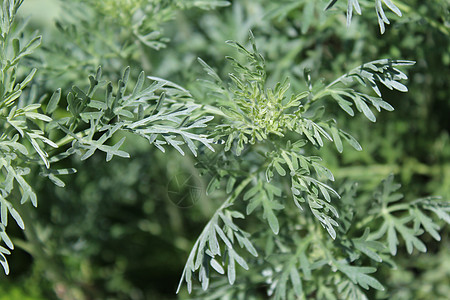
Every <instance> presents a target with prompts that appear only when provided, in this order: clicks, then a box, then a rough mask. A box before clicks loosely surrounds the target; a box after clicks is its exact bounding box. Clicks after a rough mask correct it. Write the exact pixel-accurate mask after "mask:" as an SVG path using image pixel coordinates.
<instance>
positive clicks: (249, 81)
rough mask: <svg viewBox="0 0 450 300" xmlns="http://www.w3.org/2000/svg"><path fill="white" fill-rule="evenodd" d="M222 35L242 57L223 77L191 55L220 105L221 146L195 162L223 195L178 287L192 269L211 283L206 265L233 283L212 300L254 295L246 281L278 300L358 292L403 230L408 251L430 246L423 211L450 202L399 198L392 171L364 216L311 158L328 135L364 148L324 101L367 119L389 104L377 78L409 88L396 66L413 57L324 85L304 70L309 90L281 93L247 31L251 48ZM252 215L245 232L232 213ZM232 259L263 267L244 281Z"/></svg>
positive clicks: (444, 215) (372, 283) (371, 281)
mask: <svg viewBox="0 0 450 300" xmlns="http://www.w3.org/2000/svg"><path fill="white" fill-rule="evenodd" d="M228 43H229V44H230V45H232V46H233V47H235V48H237V50H238V51H239V52H241V53H242V54H243V55H244V56H245V58H246V60H247V61H246V62H243V61H238V60H236V59H234V58H232V57H227V58H228V59H229V60H230V62H231V64H232V66H233V68H234V72H233V73H231V74H230V75H229V77H230V81H229V82H224V81H223V80H222V79H221V78H220V77H219V76H218V75H217V73H216V72H215V71H214V70H213V69H212V68H211V67H210V66H208V65H207V64H206V62H204V61H203V60H201V59H199V61H200V63H201V64H202V65H203V68H204V70H205V72H207V73H208V74H209V75H210V76H211V78H212V80H208V81H205V82H204V83H205V84H206V85H207V87H208V88H209V89H210V90H211V94H210V97H212V98H213V99H214V106H217V107H220V109H221V113H220V115H221V117H222V118H221V122H220V123H219V124H218V125H217V126H216V127H215V128H214V131H213V132H212V135H213V136H214V137H215V140H216V141H217V142H218V143H221V144H224V147H223V149H222V150H221V151H219V152H218V153H216V154H214V155H213V156H211V157H210V158H209V159H208V160H207V161H202V160H201V159H200V163H199V166H200V168H203V169H204V171H205V173H208V174H210V175H211V176H212V180H211V181H210V184H209V186H208V192H209V193H211V192H212V191H213V190H214V189H215V188H219V187H223V188H224V189H225V190H226V193H227V194H228V196H227V198H226V199H224V201H223V204H222V205H221V206H220V207H219V208H218V209H217V210H216V212H215V213H214V215H213V216H212V217H211V219H210V221H209V222H208V223H207V224H206V226H205V228H204V229H203V231H202V233H201V234H200V236H199V238H198V239H197V241H196V242H195V244H194V246H193V248H192V250H191V253H190V254H189V257H188V259H187V262H186V266H185V268H184V270H183V274H182V278H181V281H180V284H179V287H178V291H179V290H180V288H181V286H182V284H183V282H186V284H187V289H188V292H189V293H191V291H192V289H193V282H194V281H196V278H198V281H199V283H200V284H201V286H202V289H203V290H207V289H208V287H209V284H210V278H211V277H217V276H214V275H212V274H222V275H226V277H227V280H228V283H229V284H230V285H233V284H236V283H237V284H236V285H237V287H236V286H234V287H233V288H230V287H229V286H227V285H226V284H225V283H224V282H223V280H220V279H217V280H218V281H219V285H218V286H217V285H215V290H216V292H215V293H213V294H210V298H211V299H212V298H220V297H225V296H227V297H230V298H235V297H240V298H243V299H245V298H246V297H249V295H252V292H250V291H249V289H251V288H256V287H257V286H259V285H261V284H266V285H267V293H268V295H269V296H274V298H275V299H286V298H287V299H293V298H294V297H299V298H302V299H303V298H309V297H317V298H319V299H324V298H327V299H365V298H366V294H365V292H364V290H363V289H365V290H368V289H369V288H373V289H376V290H379V291H383V290H384V287H383V285H382V284H381V283H380V282H379V281H378V280H377V278H376V277H375V276H373V275H369V274H372V273H374V272H376V270H377V268H378V267H379V266H381V265H382V264H385V263H386V262H387V263H388V264H391V263H392V260H391V258H390V256H395V255H396V253H397V246H398V244H399V238H398V236H399V235H400V236H401V237H402V239H403V240H404V242H405V244H406V248H407V251H408V253H409V254H411V253H412V251H413V248H416V249H417V250H419V251H421V252H425V251H426V246H425V244H424V243H423V242H422V241H421V240H420V239H419V238H418V237H417V236H419V235H421V234H422V233H423V232H424V231H426V232H428V233H430V234H431V235H432V236H433V238H435V239H436V240H440V236H439V233H438V231H437V230H438V229H439V226H438V225H437V224H436V223H435V222H434V221H433V220H432V219H431V217H430V216H429V215H428V214H427V212H430V213H434V214H436V215H437V216H438V217H439V218H441V219H444V220H445V221H446V222H449V221H450V219H449V215H448V211H449V207H448V203H446V202H440V201H438V200H437V199H436V198H427V199H418V200H414V201H410V202H400V203H399V202H398V201H399V200H401V199H402V197H403V196H402V195H401V194H399V193H395V192H396V191H397V190H398V188H399V185H398V184H395V183H394V181H393V176H392V175H391V176H389V178H387V179H386V180H385V181H383V183H382V184H381V185H380V187H379V189H378V190H377V191H376V192H375V193H374V196H373V197H374V201H373V202H372V203H366V205H367V211H368V214H367V215H365V216H355V215H354V212H355V210H356V206H357V205H358V202H357V198H356V195H355V193H356V190H355V185H344V186H342V187H341V189H340V190H341V191H340V192H337V191H336V190H335V189H334V188H333V187H332V184H330V183H332V182H333V181H334V180H335V178H334V176H333V174H332V172H331V171H330V170H329V169H327V168H326V166H325V165H324V163H323V162H322V159H321V158H320V156H318V155H320V149H321V148H322V147H323V146H324V144H325V143H326V142H327V141H328V142H333V143H334V144H335V146H336V149H337V150H338V151H339V152H342V151H343V141H345V142H347V143H348V144H349V145H351V146H352V147H353V148H355V149H356V150H358V151H361V150H362V147H361V146H360V144H359V143H358V142H357V141H356V139H355V138H353V137H352V136H351V135H350V134H349V133H347V132H345V131H344V130H342V129H341V128H340V127H339V126H338V124H337V122H336V121H335V119H333V118H332V115H333V114H332V113H331V114H330V113H327V112H326V108H327V107H330V101H335V102H336V103H337V104H338V106H339V107H340V108H341V109H342V110H343V111H344V112H345V113H347V114H348V115H349V116H354V115H355V112H360V113H363V114H364V116H365V117H366V118H368V119H369V120H370V121H372V122H375V121H376V116H375V114H374V113H373V111H372V109H371V108H370V106H372V107H374V108H375V109H376V110H377V111H381V109H384V110H388V111H392V110H394V108H393V107H392V106H391V105H390V104H389V103H388V102H386V101H384V100H383V99H382V98H381V92H380V89H379V85H380V84H381V85H384V86H385V87H387V88H388V89H391V90H397V91H401V92H406V91H407V88H406V86H405V85H403V84H402V83H401V82H400V81H401V80H405V79H407V76H406V75H405V74H404V73H403V72H402V71H400V70H399V67H403V66H410V65H413V64H414V62H412V61H406V60H389V59H383V60H377V61H372V62H369V63H365V64H363V65H361V66H358V67H356V68H354V69H352V70H351V71H349V72H348V73H346V74H344V75H342V76H341V77H339V78H337V79H336V80H334V81H333V82H331V83H329V84H324V83H322V82H321V81H318V82H315V83H313V80H312V78H311V76H310V74H309V71H308V70H305V74H304V77H305V80H306V83H307V86H308V90H307V91H304V92H301V93H295V92H289V79H288V78H286V79H285V80H284V81H283V82H279V83H277V84H276V85H275V86H274V87H269V86H268V84H267V82H266V78H267V74H266V71H265V61H264V58H263V56H262V55H261V54H260V53H259V52H258V50H257V47H256V43H255V40H254V37H253V35H252V34H251V33H250V43H251V48H250V49H248V48H246V47H244V46H243V45H241V44H239V43H237V42H234V41H230V42H228ZM357 85H360V86H362V87H363V89H359V88H357V87H356V86H357ZM364 87H366V89H364ZM370 90H372V92H374V93H375V95H371V93H370ZM214 166H216V167H214ZM250 216H254V217H256V218H257V219H258V220H260V222H261V226H258V228H253V232H252V233H251V234H250V233H249V232H246V231H244V230H243V229H242V224H245V222H238V221H237V220H238V219H247V218H250ZM264 223H267V225H263V224H264ZM380 223H381V225H380ZM325 232H326V233H327V234H324V233H325ZM366 258H369V259H370V260H367V259H366ZM237 265H239V266H240V267H242V268H243V269H245V270H249V269H253V268H256V269H257V270H258V271H257V273H259V275H258V276H256V275H255V272H252V273H251V274H250V275H246V274H247V273H245V272H243V273H242V274H241V275H240V276H243V277H244V279H241V280H239V279H238V278H239V277H237V275H236V274H237ZM249 286H250V287H249ZM361 288H362V289H361Z"/></svg>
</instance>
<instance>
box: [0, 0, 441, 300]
mask: <svg viewBox="0 0 450 300" xmlns="http://www.w3.org/2000/svg"><path fill="white" fill-rule="evenodd" d="M196 2H199V3H200V2H204V3H206V4H208V2H209V3H213V2H215V3H216V4H217V6H214V5H213V7H207V6H209V5H203V4H198V3H196ZM372 2H373V1H360V3H361V6H362V9H363V14H362V15H361V16H359V15H355V16H354V17H353V19H352V23H351V25H350V26H349V27H347V26H346V15H345V12H346V5H347V1H338V2H337V4H336V5H335V6H334V7H333V8H332V9H330V10H328V11H324V8H325V7H326V5H327V3H328V1H312V0H279V1H271V0H258V1H254V0H233V1H229V3H228V4H227V3H226V1H182V0H180V1H158V0H155V1H149V0H147V1H145V0H128V1H127V0H102V1H96V0H72V1H56V0H53V1H50V0H47V1H42V0H35V1H33V0H26V1H25V2H24V4H23V5H22V7H21V8H20V11H19V13H20V18H22V19H23V18H27V17H29V20H28V24H27V25H26V26H27V27H26V30H25V31H24V34H25V35H30V36H31V35H32V34H33V32H34V31H36V30H37V31H38V32H39V34H42V36H43V38H42V45H41V47H40V48H38V49H37V50H36V51H35V52H34V53H33V55H32V56H29V57H28V58H27V60H26V61H25V62H24V63H23V64H22V69H21V70H20V71H21V73H20V74H25V72H26V70H27V69H28V70H29V69H30V68H31V67H36V68H38V73H37V74H36V76H35V78H34V80H33V90H32V91H29V93H30V94H33V93H34V94H33V95H39V96H40V95H48V96H47V97H49V96H50V95H52V93H53V92H54V91H55V90H56V89H58V88H61V91H62V93H63V94H67V92H68V91H70V89H71V87H72V86H73V85H79V86H83V87H87V86H88V84H89V81H88V76H89V75H90V74H95V72H96V70H97V67H98V66H99V65H101V66H102V69H103V74H104V76H105V77H107V78H108V79H109V80H112V81H113V82H114V81H117V80H118V79H119V78H120V76H121V74H122V71H123V69H124V68H125V67H126V66H130V67H131V73H130V74H131V75H130V81H132V82H136V80H137V78H138V75H139V72H140V71H141V70H144V71H145V72H146V74H149V75H151V76H157V77H161V78H165V79H168V80H170V81H172V82H175V83H176V84H179V85H180V86H182V87H184V88H186V89H187V90H189V91H190V92H191V93H192V95H193V98H194V99H195V100H196V102H197V103H200V104H209V103H211V100H210V95H209V94H208V93H207V91H206V89H205V88H204V86H203V85H202V84H201V82H200V81H199V79H207V74H206V73H205V71H204V70H203V68H202V65H201V64H200V63H199V62H198V61H197V57H200V58H201V59H202V60H203V61H205V62H207V64H208V65H209V66H211V67H212V68H213V69H214V70H216V72H217V73H218V74H219V75H220V76H222V78H224V77H226V75H227V74H228V73H229V72H231V69H230V65H229V63H228V62H227V60H226V59H225V56H234V57H236V55H237V54H236V51H235V50H234V49H233V48H232V47H230V46H229V45H227V44H226V43H225V41H227V40H235V41H238V42H241V43H243V44H247V41H248V36H249V30H252V32H253V34H254V36H255V37H256V43H257V45H258V49H259V51H260V52H262V54H263V56H264V58H265V60H266V66H267V73H268V82H271V83H275V82H279V81H282V80H283V79H284V78H285V77H286V76H288V77H289V78H290V80H291V89H292V90H294V91H299V92H300V91H303V90H307V89H308V87H307V82H305V78H304V77H305V75H304V74H305V73H304V70H305V69H310V70H311V73H310V76H311V78H312V79H313V81H320V80H324V81H325V82H330V81H332V80H334V79H335V78H337V77H338V76H340V75H341V74H344V73H346V72H347V71H348V70H350V69H352V68H354V67H356V66H358V65H361V64H362V63H364V62H367V61H371V60H375V59H381V58H393V59H407V60H414V61H416V62H417V63H416V65H415V66H413V67H410V68H409V69H408V75H409V82H408V83H407V86H408V89H409V92H408V93H400V92H398V91H395V90H394V91H391V90H389V89H387V88H384V89H383V90H382V93H383V96H384V99H386V100H388V101H389V103H390V104H391V105H392V106H393V107H394V108H395V111H393V112H384V113H382V114H377V123H375V124H374V123H371V122H370V121H369V120H367V119H366V118H365V117H364V116H363V115H362V114H361V115H360V116H355V117H354V118H351V119H350V118H347V117H346V116H345V115H342V114H341V115H340V116H341V117H338V122H339V123H340V124H341V126H342V127H343V128H346V130H348V131H349V132H352V134H353V136H355V138H356V139H357V140H358V141H359V143H360V144H361V145H362V147H363V151H360V152H358V151H356V150H353V148H351V147H348V146H347V145H345V146H344V148H345V151H343V152H342V153H339V152H338V151H337V150H336V149H335V148H334V146H333V145H332V144H331V143H330V145H325V146H324V148H323V149H322V150H321V156H322V158H323V161H324V164H325V165H326V166H327V167H328V168H329V169H330V170H331V171H332V172H333V174H334V176H335V178H336V182H335V183H334V186H335V187H336V188H339V187H340V186H342V187H343V186H346V185H349V183H350V182H354V181H357V182H358V190H357V195H358V196H357V197H358V201H360V202H361V203H366V202H368V201H371V199H372V194H373V192H374V190H375V188H376V186H377V185H378V184H379V183H380V182H381V180H382V179H384V178H386V177H387V176H388V175H389V174H391V173H394V174H395V180H396V181H397V182H399V183H401V184H402V188H401V192H402V193H403V194H404V195H405V199H415V198H419V197H426V196H430V195H441V196H443V198H444V199H449V197H450V136H449V134H450V118H449V113H450V101H449V99H450V90H449V88H448V82H449V79H450V16H449V9H450V7H449V6H450V5H449V3H448V1H447V0H434V1H419V0H402V1H393V2H395V4H396V5H397V6H398V7H399V8H400V9H401V10H402V12H403V16H402V17H398V16H396V15H395V14H393V13H390V12H389V13H388V12H387V14H388V17H389V20H390V21H391V24H390V25H387V27H386V32H385V33H384V34H383V35H381V34H380V29H379V27H378V22H377V17H376V14H375V11H374V9H373V3H372ZM200 7H201V8H200ZM207 8H211V9H210V10H208V9H207ZM138 9H142V11H144V12H145V13H144V14H143V15H140V14H138V13H136V12H137V11H138ZM148 32H152V33H151V35H146V34H147V33H148ZM30 97H31V96H30ZM63 98H64V97H63ZM335 109H336V110H337V109H338V107H337V105H336V107H335ZM118 140H119V138H117V141H118ZM123 146H124V149H125V150H126V151H127V152H128V153H130V155H131V158H129V159H126V158H120V157H114V159H112V160H111V161H110V162H105V155H104V154H103V153H95V154H94V155H93V156H92V157H90V158H89V159H88V160H84V161H81V162H80V160H79V159H71V161H70V163H69V162H65V163H66V164H67V165H68V166H70V167H73V168H76V169H77V170H78V172H77V173H76V174H74V175H71V177H70V179H65V178H62V179H63V180H64V181H65V182H66V187H65V188H59V187H56V186H55V185H53V184H52V183H51V182H50V181H49V180H46V179H45V178H40V177H36V179H35V180H34V188H35V189H36V193H37V194H38V198H39V199H40V201H39V206H38V208H37V209H32V208H31V209H30V210H29V212H28V213H29V219H31V220H33V222H32V223H33V225H32V226H31V225H29V227H27V229H26V231H24V232H22V231H21V230H20V229H19V228H18V227H16V228H15V227H14V226H9V228H8V231H9V235H10V236H11V237H12V239H13V240H14V243H15V244H16V247H17V248H16V250H15V251H13V254H12V255H10V256H9V257H8V260H9V263H10V266H11V273H10V275H8V276H5V275H1V278H0V299H58V298H59V299H173V298H175V297H176V296H175V291H176V288H177V284H178V280H179V277H180V274H181V272H182V270H183V267H184V264H185V261H186V258H187V255H188V253H189V251H190V249H191V247H192V245H193V243H194V241H195V239H196V238H197V237H198V235H199V234H200V232H201V230H202V228H203V226H204V225H205V223H206V222H207V221H208V220H209V218H210V217H211V215H212V214H213V213H214V210H215V208H217V207H218V206H220V203H221V199H223V197H224V195H223V193H224V192H220V191H217V192H215V193H212V194H210V195H209V196H206V195H205V191H206V189H207V185H208V182H209V179H210V178H208V176H199V171H198V170H197V169H196V168H195V163H196V158H195V157H194V156H192V155H189V154H190V153H187V154H186V155H185V156H181V155H180V154H179V153H178V152H177V151H176V150H170V149H167V150H166V153H162V152H161V151H159V150H158V149H156V148H155V147H153V146H150V145H148V143H147V142H146V141H145V140H142V139H140V138H136V137H134V136H127V142H126V144H124V145H123ZM178 182H189V183H190V185H192V186H195V187H197V188H198V189H199V193H198V194H193V195H192V194H191V195H190V196H189V197H191V198H189V197H188V199H185V198H183V197H184V196H186V193H190V192H192V190H191V188H190V185H180V184H179V183H178ZM180 201H184V202H180ZM186 201H187V202H186ZM364 213H365V212H364V211H357V212H356V213H355V214H363V215H364ZM248 222H250V223H249V224H247V226H248V227H247V228H255V227H257V226H262V225H261V224H260V223H259V222H258V220H256V219H251V218H250V219H249V221H248ZM442 223H443V222H442ZM27 226H28V225H27ZM249 231H251V230H249ZM440 233H441V237H442V240H441V241H440V242H436V241H435V240H433V239H432V237H431V236H430V235H429V234H428V235H425V236H424V238H423V239H424V242H425V243H426V245H427V248H428V252H427V253H419V252H417V251H414V252H413V253H412V254H411V255H408V254H406V251H405V249H404V246H403V245H401V246H400V247H401V248H402V249H403V250H402V251H400V250H399V254H397V256H396V260H395V262H396V264H397V265H398V267H397V270H391V269H390V268H387V267H386V268H384V267H383V268H380V269H379V270H378V272H377V275H376V277H377V279H378V280H380V281H381V282H382V284H383V285H384V286H385V287H386V290H387V291H388V292H387V293H386V294H382V293H381V294H380V293H379V294H375V293H372V294H370V297H371V298H372V297H373V299H375V298H385V299H447V298H446V297H448V295H449V294H450V280H449V278H450V254H449V252H448V249H449V247H450V241H449V239H448V227H443V229H442V231H441V232H440ZM242 271H243V270H242ZM243 272H245V271H243ZM249 272H251V271H249ZM255 276H256V275H255ZM324 284H325V283H324ZM252 288H253V289H254V290H255V293H254V297H256V298H255V299H258V297H260V298H261V299H263V298H264V297H265V295H266V294H265V290H264V289H260V288H258V287H256V288H254V287H252ZM179 297H180V298H182V299H190V297H192V296H189V295H188V294H187V293H186V292H185V291H184V290H183V291H182V292H181V294H180V295H179ZM200 297H201V298H202V297H206V296H200ZM202 299H203V298H202Z"/></svg>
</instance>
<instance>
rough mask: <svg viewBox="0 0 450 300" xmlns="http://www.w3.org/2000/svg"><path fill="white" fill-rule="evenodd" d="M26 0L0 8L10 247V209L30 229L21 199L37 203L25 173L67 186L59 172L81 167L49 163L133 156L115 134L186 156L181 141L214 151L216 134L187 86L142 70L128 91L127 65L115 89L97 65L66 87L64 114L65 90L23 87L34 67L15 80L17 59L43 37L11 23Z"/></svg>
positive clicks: (4, 221)
mask: <svg viewBox="0 0 450 300" xmlns="http://www.w3.org/2000/svg"><path fill="white" fill-rule="evenodd" d="M22 2H23V0H20V1H4V2H3V5H2V10H1V13H2V14H1V22H2V23H1V30H2V32H1V33H2V34H1V40H0V42H1V44H0V46H1V68H2V69H1V70H2V71H1V75H2V78H1V80H2V81H1V85H0V93H1V104H0V108H1V122H2V123H1V128H2V129H1V133H2V134H1V139H0V152H1V157H0V166H1V170H2V174H1V176H2V181H1V185H0V191H1V195H0V204H1V224H0V230H1V233H0V237H1V240H2V241H3V242H4V244H5V245H6V246H7V247H8V248H9V249H10V250H12V249H13V248H14V245H13V243H12V241H11V239H10V238H9V237H8V235H7V233H6V226H7V225H8V213H9V214H10V215H11V217H12V218H13V219H14V220H15V221H16V223H17V225H18V226H19V227H20V228H22V229H25V224H24V222H23V220H22V217H21V215H20V214H19V212H18V208H17V205H19V204H20V205H22V204H25V203H26V202H28V201H30V202H31V203H32V205H33V206H37V196H36V194H35V192H34V191H33V187H32V185H31V183H30V182H29V180H28V179H27V177H26V175H28V174H30V173H33V171H36V170H39V175H41V176H44V177H48V179H50V180H51V181H52V182H53V183H54V184H56V185H57V186H60V187H64V186H65V184H64V182H63V181H62V180H61V179H60V178H59V177H58V176H59V175H67V174H73V173H75V172H76V170H75V169H73V168H52V167H51V165H53V164H58V162H60V161H61V160H64V159H66V158H67V157H69V156H72V155H74V154H76V155H77V156H78V157H79V158H80V159H81V160H85V159H88V158H89V157H90V156H92V155H93V154H94V153H95V152H96V151H101V152H104V153H105V154H106V161H110V160H111V159H112V158H113V156H119V157H129V154H128V153H127V152H125V151H123V150H121V149H119V148H120V146H121V145H122V144H123V143H124V141H125V137H122V138H121V139H120V140H119V141H116V142H113V136H114V135H117V134H119V133H120V132H124V133H132V134H134V135H137V136H139V137H142V138H144V139H146V140H148V142H149V143H150V144H152V145H154V146H155V147H157V148H158V149H160V150H161V151H163V152H164V151H165V146H166V145H169V146H171V147H174V148H175V149H176V150H177V151H179V152H180V153H181V154H184V151H183V150H182V148H181V145H183V144H186V145H187V147H188V149H189V150H190V151H191V152H192V153H193V154H194V155H197V146H196V144H195V143H199V144H201V145H204V146H206V147H208V148H210V149H211V150H212V151H213V150H214V149H213V148H212V146H211V145H210V144H211V143H212V139H211V138H208V137H207V136H206V135H204V134H201V133H196V132H195V130H196V129H197V128H202V127H205V126H206V125H205V124H206V123H207V122H209V121H210V120H211V119H212V118H213V117H212V116H206V117H204V116H201V113H199V112H198V108H199V107H200V106H199V105H197V104H195V103H193V101H192V99H191V96H190V94H189V92H188V91H186V90H185V89H183V88H182V87H180V86H178V85H176V84H174V83H171V82H169V81H166V80H164V79H161V78H157V77H151V76H147V77H146V76H145V74H144V72H141V73H140V75H139V77H138V79H137V81H136V83H135V84H134V86H133V88H132V91H127V84H128V79H129V74H130V69H129V68H126V69H125V70H124V71H123V74H122V76H121V79H120V80H119V81H118V83H117V85H116V87H115V88H114V87H113V84H112V83H111V82H110V81H107V80H102V78H101V77H102V69H101V68H100V67H99V68H98V70H97V72H96V74H95V75H91V76H89V87H88V88H87V89H83V88H80V87H78V86H73V88H72V90H71V91H68V92H67V97H66V101H65V102H66V103H67V106H66V109H65V112H60V111H59V112H58V111H57V109H58V107H59V105H60V100H61V94H62V91H61V89H57V90H56V91H55V92H54V93H53V95H52V96H51V97H49V98H46V97H42V98H41V99H39V100H37V99H35V98H34V95H33V94H32V93H26V94H25V93H23V91H24V89H25V88H26V87H27V85H28V84H29V83H30V81H31V80H32V79H33V76H34V75H35V73H36V69H33V70H31V71H30V72H29V74H28V75H27V76H26V77H25V78H24V79H23V80H21V81H17V77H18V73H19V72H20V71H22V69H21V68H20V62H21V60H22V59H23V58H24V57H25V56H26V55H29V54H31V53H32V51H33V50H34V49H35V48H36V47H38V46H39V44H40V41H41V37H40V36H37V37H33V38H32V39H31V40H28V39H27V38H26V37H24V35H23V34H22V30H23V27H17V25H16V24H15V23H14V17H15V15H16V12H17V9H18V8H19V6H20V5H21V4H22ZM19 76H20V73H19ZM146 80H150V81H151V82H152V83H150V84H148V83H146ZM36 100H37V101H36ZM49 137H52V138H49ZM58 138H59V139H58ZM15 207H16V208H15ZM0 252H1V253H0V263H1V264H2V266H3V268H4V270H5V272H6V273H9V266H8V263H7V260H6V257H5V254H10V251H9V250H8V249H7V248H5V247H3V246H0Z"/></svg>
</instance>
